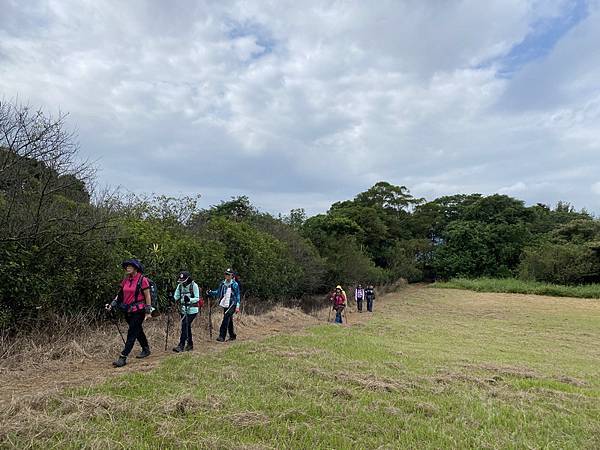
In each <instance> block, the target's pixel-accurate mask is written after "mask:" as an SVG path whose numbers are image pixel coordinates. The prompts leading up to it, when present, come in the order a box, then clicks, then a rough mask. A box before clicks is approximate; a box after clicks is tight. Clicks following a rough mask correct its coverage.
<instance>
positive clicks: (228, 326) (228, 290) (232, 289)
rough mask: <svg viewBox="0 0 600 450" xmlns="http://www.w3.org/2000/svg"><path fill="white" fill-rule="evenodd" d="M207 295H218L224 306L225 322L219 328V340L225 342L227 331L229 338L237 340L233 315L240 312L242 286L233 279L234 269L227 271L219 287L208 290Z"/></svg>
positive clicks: (221, 304)
mask: <svg viewBox="0 0 600 450" xmlns="http://www.w3.org/2000/svg"><path fill="white" fill-rule="evenodd" d="M206 295H207V296H210V297H216V298H217V299H218V300H219V306H221V307H222V308H223V322H221V328H220V329H219V337H218V338H217V341H219V342H224V341H225V337H226V336H227V333H229V340H230V341H235V340H236V338H237V335H236V334H235V330H234V329H233V315H234V314H235V313H239V312H240V302H241V300H240V287H239V285H238V284H237V282H236V281H235V280H234V279H233V270H231V269H227V270H226V271H225V279H224V280H223V281H221V284H220V285H219V287H218V288H217V289H215V290H213V291H210V290H209V291H206Z"/></svg>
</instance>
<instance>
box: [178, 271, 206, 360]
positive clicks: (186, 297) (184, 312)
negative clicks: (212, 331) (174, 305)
mask: <svg viewBox="0 0 600 450" xmlns="http://www.w3.org/2000/svg"><path fill="white" fill-rule="evenodd" d="M177 283H178V285H177V289H175V294H174V295H173V299H174V300H175V301H176V302H179V316H180V317H181V336H180V337H179V344H178V345H177V347H173V351H174V352H177V353H179V352H182V351H184V350H185V351H190V350H193V349H194V341H193V339H192V322H193V321H194V319H195V318H196V316H197V315H198V313H199V312H200V307H201V306H202V304H201V298H200V289H199V288H198V285H197V284H196V282H195V281H194V280H192V277H191V276H190V273H189V272H186V271H182V272H180V273H179V277H178V278H177ZM186 343H187V345H186Z"/></svg>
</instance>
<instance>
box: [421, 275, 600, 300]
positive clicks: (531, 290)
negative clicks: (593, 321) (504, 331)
mask: <svg viewBox="0 0 600 450" xmlns="http://www.w3.org/2000/svg"><path fill="white" fill-rule="evenodd" d="M431 286H432V287H435V288H445V289H446V288H447V289H468V290H470V291H477V292H504V293H512V294H536V295H550V296H553V297H575V298H600V284H585V285H578V286H564V285H560V284H550V283H541V282H537V281H523V280H519V279H516V278H476V279H469V278H455V279H452V280H450V281H448V282H440V283H435V284H434V285H431Z"/></svg>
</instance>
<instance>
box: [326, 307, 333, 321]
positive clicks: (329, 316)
mask: <svg viewBox="0 0 600 450" xmlns="http://www.w3.org/2000/svg"><path fill="white" fill-rule="evenodd" d="M331 311H333V306H332V307H331V308H329V314H328V315H327V323H329V322H331Z"/></svg>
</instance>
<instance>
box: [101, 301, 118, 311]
mask: <svg viewBox="0 0 600 450" xmlns="http://www.w3.org/2000/svg"><path fill="white" fill-rule="evenodd" d="M117 304H118V302H117V300H113V301H112V302H110V304H109V303H107V304H106V305H104V308H106V310H107V311H112V310H113V309H116V308H117Z"/></svg>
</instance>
